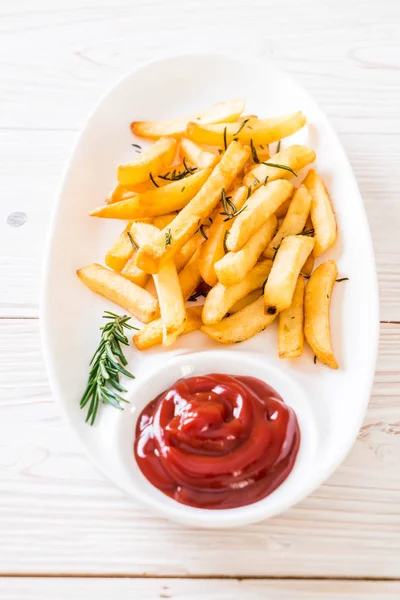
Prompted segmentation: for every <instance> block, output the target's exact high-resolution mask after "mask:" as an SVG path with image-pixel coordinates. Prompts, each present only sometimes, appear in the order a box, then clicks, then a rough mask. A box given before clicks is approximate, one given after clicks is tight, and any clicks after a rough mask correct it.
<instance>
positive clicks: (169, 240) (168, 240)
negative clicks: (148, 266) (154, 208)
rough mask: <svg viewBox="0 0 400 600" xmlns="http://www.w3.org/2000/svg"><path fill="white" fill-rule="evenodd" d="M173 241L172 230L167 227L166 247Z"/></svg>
mask: <svg viewBox="0 0 400 600" xmlns="http://www.w3.org/2000/svg"><path fill="white" fill-rule="evenodd" d="M171 241H172V234H171V230H170V229H167V231H166V232H165V247H167V246H169V245H170V243H171Z"/></svg>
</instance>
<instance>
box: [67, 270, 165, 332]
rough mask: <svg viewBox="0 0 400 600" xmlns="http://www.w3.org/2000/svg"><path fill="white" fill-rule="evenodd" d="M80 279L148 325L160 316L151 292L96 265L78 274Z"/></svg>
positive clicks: (94, 290)
mask: <svg viewBox="0 0 400 600" xmlns="http://www.w3.org/2000/svg"><path fill="white" fill-rule="evenodd" d="M76 274H77V275H78V277H79V279H80V280H81V281H83V283H84V284H85V285H87V287H88V288H90V289H91V290H92V291H93V292H96V294H100V296H104V297H105V298H108V299H109V300H111V301H112V302H115V304H118V306H122V308H124V309H125V310H127V311H128V312H129V313H130V314H131V315H133V316H134V317H136V318H137V319H139V321H142V322H143V323H148V322H149V321H152V320H153V319H156V318H157V317H158V315H159V306H158V302H157V300H156V299H155V298H153V296H152V295H151V294H149V292H147V291H146V290H144V289H143V288H141V287H139V286H138V285H135V284H134V283H132V282H131V281H128V279H125V278H124V277H122V276H121V275H119V274H118V273H115V272H114V271H110V270H109V269H106V268H105V267H103V266H101V265H98V264H96V263H94V264H92V265H88V266H87V267H82V268H81V269H78V271H77V272H76Z"/></svg>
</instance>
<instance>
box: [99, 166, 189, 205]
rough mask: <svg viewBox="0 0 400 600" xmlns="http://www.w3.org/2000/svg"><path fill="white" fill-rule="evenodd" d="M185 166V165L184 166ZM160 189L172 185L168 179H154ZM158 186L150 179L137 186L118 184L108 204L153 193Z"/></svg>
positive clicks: (107, 201)
mask: <svg viewBox="0 0 400 600" xmlns="http://www.w3.org/2000/svg"><path fill="white" fill-rule="evenodd" d="M182 166H183V165H182ZM174 168H175V169H178V170H179V169H180V165H178V166H177V167H174ZM154 179H155V180H156V183H157V185H158V187H164V185H168V184H169V183H171V182H170V181H169V180H168V179H162V178H161V177H158V176H156V177H154ZM155 187H156V186H155V185H154V183H153V182H152V181H151V180H150V179H149V180H148V181H144V182H143V183H137V184H136V185H130V186H129V185H128V186H126V187H125V186H123V185H120V184H119V183H117V185H116V186H115V188H114V189H113V190H111V192H110V194H109V196H108V198H107V199H106V204H114V202H121V200H128V199H129V198H134V197H135V196H136V194H143V193H144V192H151V191H152V190H154V188H155Z"/></svg>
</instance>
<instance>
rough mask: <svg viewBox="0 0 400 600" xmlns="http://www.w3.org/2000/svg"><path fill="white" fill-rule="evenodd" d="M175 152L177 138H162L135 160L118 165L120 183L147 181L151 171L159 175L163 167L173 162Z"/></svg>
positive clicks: (129, 183) (131, 183) (125, 184)
mask: <svg viewBox="0 0 400 600" xmlns="http://www.w3.org/2000/svg"><path fill="white" fill-rule="evenodd" d="M175 152H176V140H174V138H167V137H165V138H161V139H160V140H158V141H157V142H156V143H155V144H153V146H151V148H149V149H148V150H146V152H144V153H143V154H141V155H140V156H139V158H137V159H136V160H135V161H134V162H132V163H129V164H126V165H119V166H118V168H117V179H118V183H119V184H120V185H122V186H127V185H135V184H137V183H142V182H143V181H147V180H148V179H149V177H150V173H151V174H152V175H153V176H154V175H158V173H160V172H161V171H162V169H164V168H165V167H168V165H170V164H171V163H172V161H173V160H174V157H175Z"/></svg>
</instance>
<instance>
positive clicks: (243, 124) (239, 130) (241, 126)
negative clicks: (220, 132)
mask: <svg viewBox="0 0 400 600" xmlns="http://www.w3.org/2000/svg"><path fill="white" fill-rule="evenodd" d="M249 121H250V119H245V120H244V121H242V122H241V124H240V127H239V129H238V130H237V131H236V133H234V134H233V135H237V134H238V133H240V132H241V131H242V129H243V127H244V126H245V125H246V123H248V122H249Z"/></svg>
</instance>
